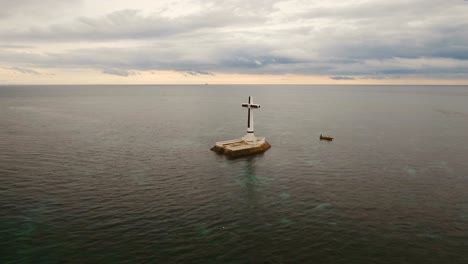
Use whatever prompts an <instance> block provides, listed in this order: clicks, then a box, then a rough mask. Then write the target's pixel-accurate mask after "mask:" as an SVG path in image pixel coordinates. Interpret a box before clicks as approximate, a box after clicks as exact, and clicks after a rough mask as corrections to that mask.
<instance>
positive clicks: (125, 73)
mask: <svg viewBox="0 0 468 264" xmlns="http://www.w3.org/2000/svg"><path fill="white" fill-rule="evenodd" d="M102 73H105V74H109V75H117V76H122V77H128V76H130V75H136V73H135V72H134V71H127V70H122V69H104V70H102Z"/></svg>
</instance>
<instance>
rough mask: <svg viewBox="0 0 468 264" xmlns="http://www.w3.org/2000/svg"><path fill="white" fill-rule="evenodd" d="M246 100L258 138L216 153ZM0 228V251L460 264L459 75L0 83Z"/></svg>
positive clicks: (465, 204) (50, 256)
mask: <svg viewBox="0 0 468 264" xmlns="http://www.w3.org/2000/svg"><path fill="white" fill-rule="evenodd" d="M249 95H252V96H254V98H255V100H256V102H257V103H259V104H261V106H262V108H261V109H260V110H259V111H256V113H255V115H256V116H255V118H256V134H257V135H259V136H267V139H268V141H269V142H270V143H271V144H272V146H273V147H272V148H271V149H270V150H269V151H268V152H266V153H265V154H264V155H260V156H255V157H249V158H241V159H236V160H228V159H225V158H224V157H222V156H217V155H216V154H214V153H213V152H211V151H209V148H210V147H212V145H213V144H214V143H215V142H216V141H220V140H226V139H232V138H236V137H239V136H242V135H243V134H244V132H245V124H246V112H245V110H243V109H242V108H241V107H240V104H241V103H244V102H245V101H246V100H247V96H249ZM320 133H325V134H330V135H333V136H335V137H336V140H335V141H333V142H331V143H330V142H321V141H319V140H318V136H319V134H320ZM0 238H1V241H0V263H64V262H66V263H122V262H127V263H139V262H147V263H468V87H442V86H432V87H424V86H413V87H405V86H380V87H377V86H362V87H359V86H289V87H286V86H64V87H62V86H51V87H45V86H36V87H34V86H29V87H27V86H17V87H8V86H3V87H0Z"/></svg>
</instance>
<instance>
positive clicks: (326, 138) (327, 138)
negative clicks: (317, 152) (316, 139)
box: [320, 134, 334, 141]
mask: <svg viewBox="0 0 468 264" xmlns="http://www.w3.org/2000/svg"><path fill="white" fill-rule="evenodd" d="M333 139H334V138H333V137H327V136H322V134H320V140H327V141H332V140H333Z"/></svg>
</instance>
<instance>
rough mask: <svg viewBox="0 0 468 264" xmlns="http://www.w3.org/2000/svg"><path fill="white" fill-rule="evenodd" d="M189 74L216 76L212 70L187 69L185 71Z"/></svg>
mask: <svg viewBox="0 0 468 264" xmlns="http://www.w3.org/2000/svg"><path fill="white" fill-rule="evenodd" d="M185 74H187V75H192V76H200V75H211V76H214V75H215V74H214V73H212V72H206V71H187V72H185Z"/></svg>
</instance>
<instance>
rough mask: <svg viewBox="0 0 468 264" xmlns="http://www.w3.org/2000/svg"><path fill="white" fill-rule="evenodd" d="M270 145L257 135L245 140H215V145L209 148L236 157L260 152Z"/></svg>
mask: <svg viewBox="0 0 468 264" xmlns="http://www.w3.org/2000/svg"><path fill="white" fill-rule="evenodd" d="M270 147H271V145H270V144H269V143H268V142H267V141H266V140H265V138H261V137H257V138H256V140H253V141H246V140H244V139H242V138H241V139H232V140H226V141H220V142H216V145H215V146H214V147H212V148H211V150H212V151H214V152H216V153H218V154H223V155H226V156H228V157H230V158H237V157H242V156H247V155H253V154H257V153H262V152H265V151H267V150H268V149H269V148H270Z"/></svg>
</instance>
